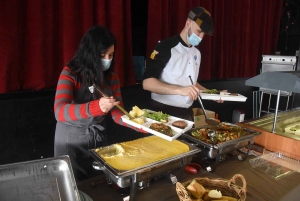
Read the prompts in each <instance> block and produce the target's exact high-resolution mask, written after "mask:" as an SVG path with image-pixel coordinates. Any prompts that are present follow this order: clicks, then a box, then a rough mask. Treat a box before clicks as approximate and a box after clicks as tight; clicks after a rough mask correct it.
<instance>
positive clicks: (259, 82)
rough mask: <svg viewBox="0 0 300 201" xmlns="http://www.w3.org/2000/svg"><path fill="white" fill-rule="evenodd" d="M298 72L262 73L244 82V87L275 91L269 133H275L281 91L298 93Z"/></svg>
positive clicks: (299, 83) (299, 84) (299, 90)
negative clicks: (274, 104)
mask: <svg viewBox="0 0 300 201" xmlns="http://www.w3.org/2000/svg"><path fill="white" fill-rule="evenodd" d="M299 77H300V72H299V71H280V72H277V71H275V72H264V73H261V74H259V75H257V76H255V77H253V78H250V79H248V80H246V83H245V85H248V86H253V87H264V88H268V89H273V90H277V101H276V108H275V114H274V115H273V125H272V129H271V132H272V133H275V132H276V123H277V117H278V107H279V100H280V93H281V91H288V92H294V93H300V78H299Z"/></svg>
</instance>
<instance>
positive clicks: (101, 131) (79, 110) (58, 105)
mask: <svg viewBox="0 0 300 201" xmlns="http://www.w3.org/2000/svg"><path fill="white" fill-rule="evenodd" d="M115 44H116V38H115V36H114V35H113V34H112V33H111V32H110V31H109V30H108V29H107V28H106V27H104V26H100V25H98V26H94V27H92V28H90V29H89V30H88V31H87V33H86V34H85V35H84V36H83V38H82V40H81V43H80V45H79V48H78V50H77V52H76V54H75V55H74V57H73V59H72V60H71V61H70V62H69V63H68V65H67V66H65V67H64V68H63V70H62V72H61V74H60V77H59V80H58V84H57V89H56V94H55V103H54V112H55V118H56V120H57V124H56V131H55V143H54V156H55V157H57V156H61V155H69V157H70V160H71V164H72V169H73V172H74V175H75V179H76V181H80V180H83V179H86V178H89V177H91V176H94V174H93V173H95V172H94V170H93V168H92V162H93V158H92V157H91V156H90V154H89V149H92V148H96V147H100V146H105V145H107V138H106V133H105V127H106V125H105V119H106V117H107V116H108V113H109V112H110V113H111V116H112V118H113V120H114V121H115V122H116V123H118V124H120V125H123V126H127V127H130V128H132V127H131V126H130V125H127V124H126V123H123V122H122V119H121V118H120V117H121V116H122V115H123V113H122V112H121V111H120V110H119V109H117V108H116V107H115V106H116V105H117V104H120V105H123V103H122V97H121V91H120V84H119V79H118V76H117V74H116V73H115V72H114V71H113V64H114V50H115ZM93 84H95V85H96V86H97V87H98V88H99V89H101V90H102V91H103V92H104V93H105V94H107V95H108V96H109V97H106V98H105V97H101V96H100V95H99V94H98V93H91V92H90V90H89V87H90V86H92V85H93ZM137 131H142V130H137Z"/></svg>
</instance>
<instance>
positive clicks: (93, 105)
mask: <svg viewBox="0 0 300 201" xmlns="http://www.w3.org/2000/svg"><path fill="white" fill-rule="evenodd" d="M109 81H110V83H112V84H111V86H110V89H111V91H112V93H113V97H114V98H115V99H116V100H118V101H120V105H121V106H123V102H122V97H121V90H120V83H119V78H118V76H117V74H115V73H112V76H111V77H110V78H109ZM80 87H81V84H80V83H79V82H77V80H76V77H75V76H74V74H72V72H71V70H70V68H69V67H68V66H66V67H64V68H63V70H62V72H61V74H60V76H59V79H58V84H57V88H56V94H55V101H54V112H55V118H56V120H57V121H59V122H69V123H70V122H72V121H79V120H80V119H84V118H89V117H96V116H100V115H107V113H105V112H103V111H102V110H101V109H100V106H99V99H98V100H92V101H89V102H86V103H83V104H74V103H72V102H73V100H74V97H73V94H74V90H79V89H80ZM110 112H111V116H112V118H113V120H114V121H115V122H116V123H117V124H120V125H122V126H126V127H129V128H132V129H134V130H136V131H140V132H144V131H143V130H141V129H137V128H135V127H133V126H131V125H129V124H126V123H124V122H123V121H122V119H121V116H122V115H124V114H123V113H122V112H121V111H120V110H119V109H117V108H116V107H114V108H112V110H111V111H110Z"/></svg>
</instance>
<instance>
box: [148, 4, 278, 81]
mask: <svg viewBox="0 0 300 201" xmlns="http://www.w3.org/2000/svg"><path fill="white" fill-rule="evenodd" d="M282 3H283V0H278V1H274V0H263V1H261V0H231V1H228V0H177V1H173V0H150V1H149V4H148V7H149V12H148V33H147V35H148V41H147V56H148V55H150V54H151V52H152V50H153V48H154V46H155V45H156V44H157V42H158V41H159V40H163V39H166V38H168V37H171V36H173V35H176V34H179V33H180V32H181V30H182V29H183V28H184V25H185V21H186V19H187V15H188V13H189V11H190V10H191V9H192V8H193V7H196V6H202V7H204V8H206V9H207V10H208V11H210V13H211V15H212V17H213V21H214V29H215V33H214V35H213V36H212V37H210V36H205V37H204V40H203V41H202V42H201V43H200V45H199V46H198V48H199V50H200V51H201V54H202V61H201V68H200V73H199V79H201V80H208V79H212V78H217V79H224V78H243V77H253V76H255V75H257V74H258V73H259V69H260V67H261V63H260V62H261V58H262V55H264V54H265V55H266V54H275V51H276V45H277V39H278V35H279V25H280V15H281V8H282Z"/></svg>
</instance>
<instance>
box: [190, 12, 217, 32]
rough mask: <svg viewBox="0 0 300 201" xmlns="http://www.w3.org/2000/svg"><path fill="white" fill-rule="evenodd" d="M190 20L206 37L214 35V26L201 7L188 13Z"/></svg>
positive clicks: (208, 15) (209, 16)
mask: <svg viewBox="0 0 300 201" xmlns="http://www.w3.org/2000/svg"><path fill="white" fill-rule="evenodd" d="M188 18H190V19H191V20H193V21H195V22H196V23H197V24H198V26H199V27H200V29H201V30H202V31H203V32H204V33H205V34H207V35H210V36H212V35H213V34H214V25H213V20H212V17H211V15H210V13H209V12H208V11H207V10H206V9H205V8H203V7H196V8H193V9H192V10H191V11H190V12H189V16H188Z"/></svg>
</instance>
